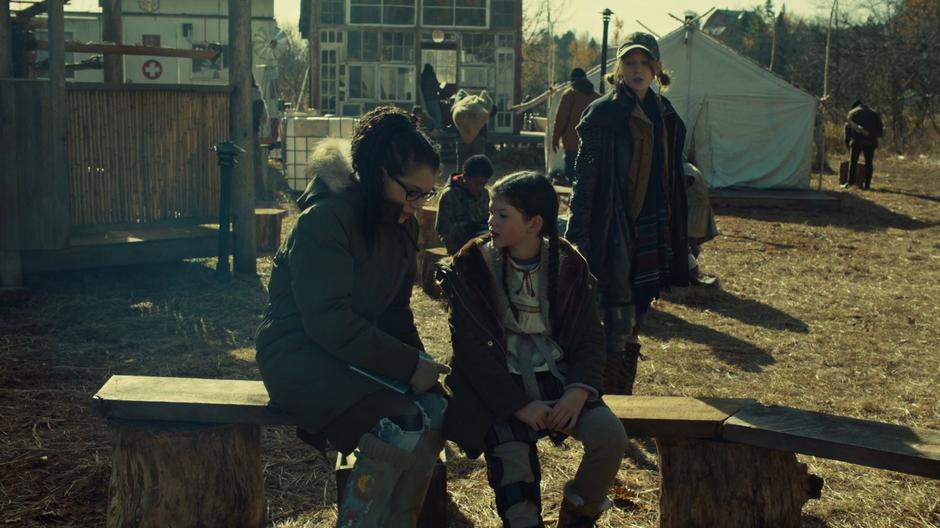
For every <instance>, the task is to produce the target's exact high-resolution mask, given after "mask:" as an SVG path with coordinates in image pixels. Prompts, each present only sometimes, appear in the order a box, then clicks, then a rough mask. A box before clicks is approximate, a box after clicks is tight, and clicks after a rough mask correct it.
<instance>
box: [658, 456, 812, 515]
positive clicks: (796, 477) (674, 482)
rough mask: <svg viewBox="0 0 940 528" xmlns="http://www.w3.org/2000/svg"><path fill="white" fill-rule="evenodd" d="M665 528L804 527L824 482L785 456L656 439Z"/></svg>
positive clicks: (660, 509) (660, 510)
mask: <svg viewBox="0 0 940 528" xmlns="http://www.w3.org/2000/svg"><path fill="white" fill-rule="evenodd" d="M656 448H657V451H658V452H659V471H660V488H659V491H660V499H659V526H660V528H687V527H690V526H702V527H705V526H709V527H723V526H727V527H729V528H730V527H751V528H758V527H761V528H799V526H800V518H801V510H802V508H803V504H805V503H806V501H808V500H809V499H818V498H819V497H820V496H821V494H822V486H823V480H822V479H821V478H819V477H817V476H816V475H812V474H810V473H809V472H808V470H807V467H806V464H801V463H799V462H797V461H796V455H794V454H793V453H787V452H784V451H776V450H773V449H764V448H760V447H752V446H747V445H741V444H731V443H728V442H721V441H715V440H703V439H696V438H657V439H656Z"/></svg>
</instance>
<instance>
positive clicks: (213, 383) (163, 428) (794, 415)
mask: <svg viewBox="0 0 940 528" xmlns="http://www.w3.org/2000/svg"><path fill="white" fill-rule="evenodd" d="M605 400H606V401H607V403H608V405H609V406H610V408H611V409H612V410H613V411H614V413H615V414H616V415H617V416H618V417H619V418H620V420H621V422H622V423H623V425H624V429H625V430H626V431H627V433H628V434H629V435H631V436H640V437H653V438H655V440H656V445H657V450H658V453H659V465H660V476H661V482H660V495H661V498H660V526H661V527H668V528H674V527H676V528H677V527H686V526H713V527H725V526H727V527H734V528H739V527H740V528H746V527H758V526H761V527H767V526H773V527H779V528H787V527H797V526H799V523H800V509H801V508H802V505H803V504H804V503H805V502H806V501H807V500H808V499H810V498H814V497H819V494H820V491H821V488H822V480H821V479H819V478H818V477H815V476H812V475H809V474H808V472H807V470H806V466H805V465H803V464H799V463H798V462H797V461H796V456H795V453H801V454H806V455H813V456H818V457H824V458H831V459H834V460H842V461H845V462H851V463H854V464H860V465H864V466H870V467H875V468H881V469H889V470H893V471H900V472H903V473H909V474H913V475H920V476H924V477H928V478H934V479H940V431H932V430H925V429H913V428H910V427H904V426H899V425H891V424H885V423H880V422H872V421H866V420H858V419H854V418H845V417H841V416H833V415H829V414H824V413H816V412H810V411H803V410H800V409H793V408H789V407H780V406H765V405H762V404H759V403H757V402H756V401H754V400H742V399H715V398H687V397H668V396H607V397H605ZM94 406H95V409H96V410H97V412H98V413H99V414H101V415H102V416H104V417H106V418H108V419H109V423H110V425H111V427H112V428H113V430H114V454H113V457H112V460H113V461H112V473H111V485H110V492H109V496H110V497H111V503H110V505H109V508H108V526H124V525H126V524H130V523H131V522H132V521H134V520H135V519H136V520H138V521H139V520H146V522H145V523H144V524H145V525H148V526H151V525H152V526H174V525H179V524H180V522H181V521H180V520H181V519H185V520H186V522H187V523H188V524H193V525H195V524H199V523H201V524H202V525H205V526H246V527H253V526H263V524H264V522H265V519H264V512H265V500H264V475H263V471H262V461H261V454H260V453H261V434H260V428H261V426H262V425H269V424H270V425H294V422H293V421H292V420H291V419H290V418H289V417H288V416H285V415H284V414H282V413H278V412H276V411H275V410H274V409H272V408H271V407H269V406H268V395H267V392H266V391H265V389H264V385H263V384H262V383H261V382H260V381H238V380H208V379H191V378H161V377H146V376H112V378H111V379H110V380H109V381H108V382H107V383H106V384H105V385H104V386H103V387H102V388H101V390H99V391H98V393H97V394H96V395H95V396H94ZM219 482H224V483H225V485H224V486H219V485H218V483H219ZM433 493H434V492H431V493H430V494H429V496H434V495H433ZM438 496H443V497H446V491H445V492H444V494H443V495H438ZM729 504H733V505H734V507H733V508H729V507H728V505H729ZM425 507H426V508H427V507H428V506H427V504H426V505H425ZM151 521H152V522H151ZM134 522H136V521H134Z"/></svg>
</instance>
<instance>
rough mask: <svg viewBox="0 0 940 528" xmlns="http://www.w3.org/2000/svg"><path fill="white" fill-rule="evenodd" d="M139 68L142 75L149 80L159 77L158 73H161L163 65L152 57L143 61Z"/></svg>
mask: <svg viewBox="0 0 940 528" xmlns="http://www.w3.org/2000/svg"><path fill="white" fill-rule="evenodd" d="M140 69H141V71H143V72H144V77H146V78H148V79H150V80H154V79H159V78H160V75H163V65H162V64H160V62H159V61H155V60H153V59H150V60H148V61H147V62H145V63H144V65H143V66H142V67H141V68H140Z"/></svg>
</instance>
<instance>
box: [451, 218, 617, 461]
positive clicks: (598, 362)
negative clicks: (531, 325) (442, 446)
mask: <svg viewBox="0 0 940 528" xmlns="http://www.w3.org/2000/svg"><path fill="white" fill-rule="evenodd" d="M488 241H489V237H484V238H477V239H474V240H472V241H471V242H469V243H468V244H467V245H466V246H464V247H463V249H461V250H460V252H459V253H457V254H456V255H455V256H454V258H453V261H452V263H448V261H445V263H444V264H442V265H440V266H439V267H438V273H437V275H438V278H439V279H440V280H441V286H442V287H443V289H444V292H445V293H446V295H447V298H448V301H449V303H450V306H451V314H450V329H451V342H452V344H453V349H454V356H453V360H452V361H451V368H452V369H453V371H452V372H451V374H450V375H449V376H447V381H446V383H447V387H448V388H449V389H450V391H451V400H450V405H449V406H448V408H447V416H446V417H445V419H444V434H445V436H446V437H447V439H448V440H453V441H454V442H456V443H457V445H459V446H460V448H461V449H463V450H464V451H466V453H467V454H468V456H471V457H474V458H475V457H477V456H479V455H480V453H481V452H482V451H483V448H484V445H483V437H484V436H485V435H486V433H487V431H489V430H490V428H491V427H492V426H493V424H494V423H497V422H501V421H505V420H508V419H509V418H510V417H512V415H513V413H514V412H515V411H517V410H519V409H521V408H522V407H524V406H525V405H527V404H528V403H529V402H531V401H532V398H531V397H529V396H528V395H527V394H526V392H525V389H523V388H522V386H521V385H520V384H518V383H516V382H514V381H513V379H512V377H511V376H512V375H511V374H510V373H509V367H508V365H507V354H508V352H507V346H506V334H505V331H504V329H503V323H502V321H503V316H504V311H501V309H500V308H499V307H500V306H504V307H505V306H508V305H506V303H504V302H500V301H499V299H498V296H503V298H505V293H504V292H503V288H502V285H501V284H502V283H501V280H502V279H501V278H499V277H494V276H493V273H492V272H490V269H489V267H488V265H487V263H486V261H485V260H484V256H483V252H484V251H488V252H496V253H494V254H493V255H492V256H491V258H493V259H495V260H496V261H497V262H501V258H502V257H501V256H500V255H499V254H498V250H495V249H494V248H493V247H492V245H490V244H487V242H488ZM497 267H498V266H497ZM558 268H559V276H560V277H562V280H560V281H559V282H558V292H557V294H556V295H557V296H556V299H555V302H556V303H557V304H556V308H557V309H556V310H554V312H553V313H554V316H553V319H552V321H551V332H552V339H554V340H555V342H556V343H558V345H559V346H561V349H562V351H563V352H564V361H565V363H567V365H568V378H567V379H566V380H565V381H566V383H567V384H569V385H570V384H582V385H587V386H589V387H593V388H595V389H596V390H597V391H598V392H600V389H601V386H602V382H603V376H604V363H605V360H606V352H605V349H604V330H603V327H602V326H601V321H600V317H599V315H598V312H597V301H596V293H597V292H596V291H595V283H596V281H595V280H594V277H592V276H591V273H590V271H589V270H588V265H587V262H585V260H584V257H582V256H581V254H580V253H578V252H577V250H575V249H574V248H573V247H572V246H571V244H569V243H568V242H567V241H566V240H565V239H560V240H559V265H558ZM540 269H541V270H542V271H540V273H544V274H546V275H545V276H544V277H540V278H539V283H540V284H548V276H547V266H543V267H541V268H540ZM504 309H508V308H504Z"/></svg>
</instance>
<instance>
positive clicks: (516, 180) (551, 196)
mask: <svg viewBox="0 0 940 528" xmlns="http://www.w3.org/2000/svg"><path fill="white" fill-rule="evenodd" d="M497 196H498V197H501V198H503V199H504V200H506V201H507V202H509V204H510V205H512V206H513V207H515V208H516V209H518V210H519V211H521V212H522V215H523V216H524V217H525V219H526V220H528V219H530V218H532V217H533V216H536V215H538V216H541V217H542V232H541V233H539V235H541V236H544V237H547V238H548V319H549V321H550V322H551V323H554V321H555V305H556V304H557V303H556V302H555V301H556V294H557V293H558V258H559V257H558V236H559V235H558V194H557V193H556V192H555V187H554V186H553V185H552V182H550V181H549V180H548V178H546V177H545V176H543V175H542V174H539V173H538V172H534V171H520V172H514V173H512V174H509V175H508V176H504V177H502V178H500V179H499V180H498V181H497V182H496V183H495V184H494V185H493V197H494V198H496V197H497ZM508 253H509V251H508V249H506V248H503V270H502V274H503V290H504V291H505V292H506V297H507V298H508V297H509V289H508V288H509V287H508V285H507V277H508V273H509V254H508ZM509 306H510V307H511V308H512V311H513V314H514V315H516V316H517V317H518V314H516V307H515V306H514V305H513V304H512V303H511V302H510V303H509Z"/></svg>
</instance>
